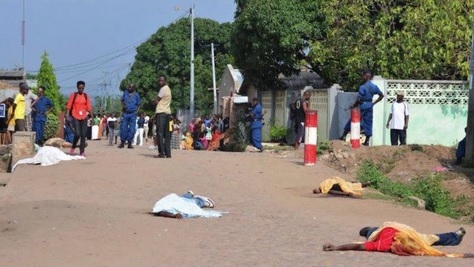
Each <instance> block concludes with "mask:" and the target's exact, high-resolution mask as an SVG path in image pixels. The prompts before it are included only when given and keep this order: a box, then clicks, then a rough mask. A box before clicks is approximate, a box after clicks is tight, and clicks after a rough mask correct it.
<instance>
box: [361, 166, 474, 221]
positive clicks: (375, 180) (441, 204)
mask: <svg viewBox="0 0 474 267" xmlns="http://www.w3.org/2000/svg"><path fill="white" fill-rule="evenodd" d="M357 178H358V180H359V181H360V182H362V183H370V184H371V187H373V188H375V189H377V190H379V191H380V192H382V193H383V194H386V195H389V196H393V197H396V198H397V199H398V200H400V201H403V202H407V198H408V197H410V196H415V197H418V198H421V199H423V200H424V201H425V203H426V206H425V208H426V210H429V211H432V212H435V213H437V214H441V215H444V216H449V217H452V218H457V217H459V216H460V215H461V214H462V213H463V209H462V208H461V209H458V207H457V206H459V204H461V203H462V202H465V200H466V197H465V196H460V197H458V198H457V199H453V198H452V197H451V194H450V193H449V191H448V190H446V189H445V188H444V187H443V185H442V178H441V176H440V175H438V174H434V175H433V174H431V175H429V176H426V177H419V178H417V179H415V180H413V181H412V182H410V183H408V184H405V183H401V182H395V181H392V180H390V179H388V178H387V177H385V176H384V175H383V173H382V172H381V171H380V170H379V168H377V166H376V165H375V164H374V163H373V162H372V161H370V160H368V161H364V162H363V163H362V164H361V166H360V168H359V170H358V171H357Z"/></svg>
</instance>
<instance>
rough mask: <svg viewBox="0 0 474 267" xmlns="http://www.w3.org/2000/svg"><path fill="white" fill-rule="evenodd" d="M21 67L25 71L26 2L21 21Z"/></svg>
mask: <svg viewBox="0 0 474 267" xmlns="http://www.w3.org/2000/svg"><path fill="white" fill-rule="evenodd" d="M21 47H22V52H21V53H22V55H21V67H22V69H23V71H25V0H23V20H22V21H21Z"/></svg>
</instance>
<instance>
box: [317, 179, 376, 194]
mask: <svg viewBox="0 0 474 267" xmlns="http://www.w3.org/2000/svg"><path fill="white" fill-rule="evenodd" d="M368 185H370V183H365V184H362V183H358V182H348V181H346V180H344V179H342V178H340V177H337V176H334V177H332V178H329V179H326V180H324V181H322V182H321V183H320V184H319V187H317V188H316V189H314V190H313V193H315V194H334V195H343V196H351V197H360V196H362V194H361V193H360V192H359V191H362V190H363V188H364V187H367V186H368Z"/></svg>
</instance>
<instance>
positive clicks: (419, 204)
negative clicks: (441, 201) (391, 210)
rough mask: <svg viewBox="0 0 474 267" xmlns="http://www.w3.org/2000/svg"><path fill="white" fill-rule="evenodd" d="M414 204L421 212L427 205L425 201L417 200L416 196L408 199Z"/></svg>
mask: <svg viewBox="0 0 474 267" xmlns="http://www.w3.org/2000/svg"><path fill="white" fill-rule="evenodd" d="M408 199H410V200H411V201H413V203H414V204H415V205H416V207H417V208H418V209H420V210H424V209H425V208H426V203H425V201H424V200H423V199H420V198H417V197H415V196H410V197H408Z"/></svg>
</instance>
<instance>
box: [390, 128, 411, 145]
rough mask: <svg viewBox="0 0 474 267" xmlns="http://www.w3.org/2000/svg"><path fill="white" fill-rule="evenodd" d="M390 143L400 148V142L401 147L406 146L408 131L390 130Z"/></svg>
mask: <svg viewBox="0 0 474 267" xmlns="http://www.w3.org/2000/svg"><path fill="white" fill-rule="evenodd" d="M390 141H391V143H392V146H398V141H400V145H406V144H407V130H406V129H405V130H397V129H390Z"/></svg>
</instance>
